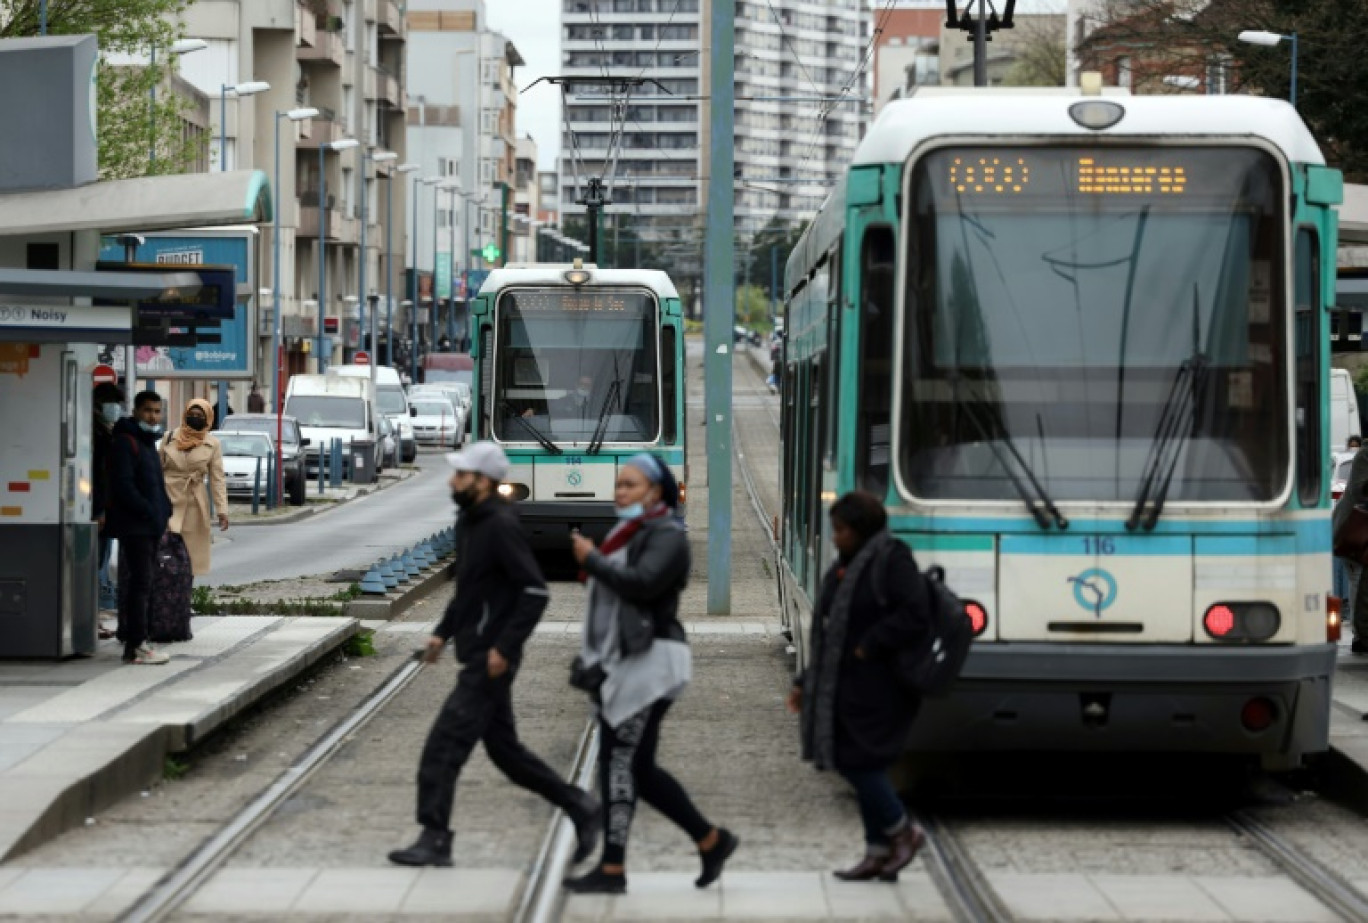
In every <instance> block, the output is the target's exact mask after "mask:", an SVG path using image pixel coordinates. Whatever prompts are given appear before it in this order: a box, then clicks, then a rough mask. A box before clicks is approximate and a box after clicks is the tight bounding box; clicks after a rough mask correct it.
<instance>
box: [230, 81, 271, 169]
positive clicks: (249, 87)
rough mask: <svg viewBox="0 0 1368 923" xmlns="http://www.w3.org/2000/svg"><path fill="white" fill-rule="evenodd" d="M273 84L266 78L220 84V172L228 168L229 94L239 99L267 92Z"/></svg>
mask: <svg viewBox="0 0 1368 923" xmlns="http://www.w3.org/2000/svg"><path fill="white" fill-rule="evenodd" d="M270 88H271V85H270V84H269V83H267V82H266V81H264V80H249V81H247V82H246V83H224V84H220V85H219V172H220V173H222V172H223V171H225V170H227V169H228V94H229V93H232V94H233V95H234V96H236V97H237V98H238V99H241V98H242V97H244V96H255V95H256V94H258V93H265V92H266V91H267V90H269V89H270Z"/></svg>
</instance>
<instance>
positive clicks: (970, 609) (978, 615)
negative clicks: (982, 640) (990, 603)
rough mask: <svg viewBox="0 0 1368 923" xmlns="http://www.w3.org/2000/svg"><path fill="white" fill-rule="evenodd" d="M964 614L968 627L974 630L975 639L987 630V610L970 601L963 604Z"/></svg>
mask: <svg viewBox="0 0 1368 923" xmlns="http://www.w3.org/2000/svg"><path fill="white" fill-rule="evenodd" d="M964 614H965V615H967V616H969V627H970V628H972V629H973V630H974V637H975V638H977V637H978V636H979V635H981V634H983V633H984V631H986V630H987V628H988V610H987V609H985V608H983V606H982V605H980V604H979V603H976V602H973V601H972V600H970V601H968V602H966V603H965V604H964Z"/></svg>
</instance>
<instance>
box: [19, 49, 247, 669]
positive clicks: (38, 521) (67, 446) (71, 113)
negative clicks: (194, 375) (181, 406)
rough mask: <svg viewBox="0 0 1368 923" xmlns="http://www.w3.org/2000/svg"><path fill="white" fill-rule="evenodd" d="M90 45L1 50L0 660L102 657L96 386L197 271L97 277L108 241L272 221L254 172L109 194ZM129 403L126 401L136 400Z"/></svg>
mask: <svg viewBox="0 0 1368 923" xmlns="http://www.w3.org/2000/svg"><path fill="white" fill-rule="evenodd" d="M97 55H98V48H97V45H96V41H95V37H94V36H89V35H86V36H53V37H44V38H32V39H12V40H6V41H0V86H4V87H6V88H8V89H10V92H7V93H4V94H0V125H4V126H5V130H4V131H3V132H0V626H3V630H0V658H17V657H51V658H56V657H65V656H70V655H74V654H86V653H90V652H92V651H93V650H94V648H95V637H96V624H97V614H98V613H97V593H96V564H97V561H96V558H97V550H96V549H97V534H98V533H97V527H96V525H95V524H94V523H93V522H91V488H92V482H93V479H94V477H95V476H96V472H94V471H93V470H92V465H91V435H92V430H93V421H94V416H93V410H92V407H91V392H92V390H93V386H94V382H93V379H92V376H93V373H94V372H95V368H96V365H97V356H98V348H99V346H101V345H109V344H127V343H131V342H132V337H133V330H134V327H135V317H134V304H135V302H137V301H140V300H155V299H157V298H159V297H165V296H168V295H178V296H179V295H185V294H193V293H194V291H195V290H196V289H197V288H198V286H199V284H200V277H199V275H198V273H196V272H193V271H187V270H185V269H183V268H178V267H175V266H168V267H167V270H168V271H167V272H165V273H159V272H152V273H147V272H142V273H131V272H119V271H114V272H97V271H96V265H95V264H96V261H97V258H98V255H99V252H100V241H101V238H102V237H103V236H109V235H120V234H123V233H129V232H139V231H157V230H169V229H176V228H186V227H207V226H212V225H225V224H237V225H241V224H255V223H258V222H261V221H269V220H270V219H271V207H272V203H271V190H270V188H269V185H268V184H267V182H266V177H265V175H264V174H262V173H260V172H257V171H240V172H232V173H201V174H183V175H177V176H158V177H145V178H138V179H128V180H118V181H109V182H101V181H99V179H98V171H97V163H96V151H97V145H96V133H97V131H98V124H97V111H96V105H95V73H96V60H97ZM131 397H132V395H129V398H130V400H131Z"/></svg>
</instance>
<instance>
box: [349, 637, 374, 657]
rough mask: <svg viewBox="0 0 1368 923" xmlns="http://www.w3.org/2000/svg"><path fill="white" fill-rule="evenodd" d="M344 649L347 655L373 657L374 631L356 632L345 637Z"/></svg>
mask: <svg viewBox="0 0 1368 923" xmlns="http://www.w3.org/2000/svg"><path fill="white" fill-rule="evenodd" d="M345 649H346V653H347V656H348V657H374V656H375V632H373V631H360V632H357V633H356V634H354V635H352V636H351V637H350V638H348V639H347V643H346V645H345Z"/></svg>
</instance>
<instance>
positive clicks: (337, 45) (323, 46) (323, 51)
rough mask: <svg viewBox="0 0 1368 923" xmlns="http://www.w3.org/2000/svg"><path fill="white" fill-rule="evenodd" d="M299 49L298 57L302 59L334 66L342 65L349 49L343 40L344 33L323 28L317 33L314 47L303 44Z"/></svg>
mask: <svg viewBox="0 0 1368 923" xmlns="http://www.w3.org/2000/svg"><path fill="white" fill-rule="evenodd" d="M297 51H298V55H297V57H298V58H299V60H300V61H304V62H309V63H317V64H330V65H332V66H333V67H341V66H342V64H343V62H344V61H346V58H347V49H346V46H345V45H344V44H343V42H342V35H341V34H340V33H338V32H327V31H324V30H322V29H320V30H318V32H317V33H316V36H315V43H314V46H313V47H312V48H308V47H305V46H303V45H301V46H299V48H298V49H297Z"/></svg>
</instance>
